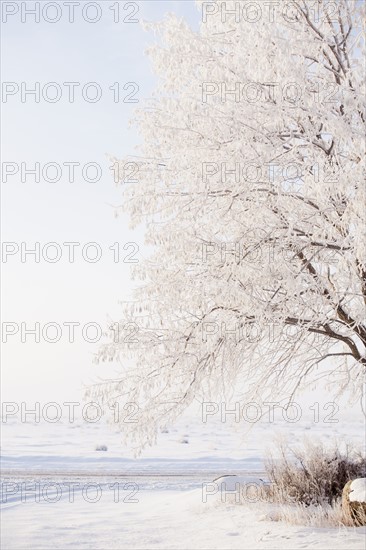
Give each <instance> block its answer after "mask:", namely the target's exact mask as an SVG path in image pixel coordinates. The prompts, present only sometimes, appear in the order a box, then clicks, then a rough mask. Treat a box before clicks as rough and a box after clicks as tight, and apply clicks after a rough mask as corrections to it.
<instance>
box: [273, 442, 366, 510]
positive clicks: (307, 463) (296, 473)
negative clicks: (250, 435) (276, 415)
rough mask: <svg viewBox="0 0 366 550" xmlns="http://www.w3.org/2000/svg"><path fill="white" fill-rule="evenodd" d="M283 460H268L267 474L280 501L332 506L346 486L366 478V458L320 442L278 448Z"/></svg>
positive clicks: (283, 445) (286, 445)
mask: <svg viewBox="0 0 366 550" xmlns="http://www.w3.org/2000/svg"><path fill="white" fill-rule="evenodd" d="M278 448H279V451H280V459H274V458H273V456H270V458H269V459H268V460H267V461H266V471H267V474H268V477H269V481H270V482H271V485H272V489H273V494H274V498H275V500H276V501H277V502H282V503H289V502H299V503H302V504H303V505H305V506H310V505H322V504H325V503H328V504H333V503H335V502H336V500H337V499H339V498H340V497H341V496H342V491H343V488H344V486H345V485H346V483H347V482H348V481H350V480H352V479H355V478H359V477H366V458H365V457H364V456H362V455H361V453H359V452H357V451H354V450H351V449H350V447H348V446H346V448H345V450H344V451H343V452H342V451H341V450H340V448H339V446H338V445H334V446H333V447H332V448H330V449H327V448H325V446H324V445H323V444H322V443H321V442H309V441H308V442H306V444H305V446H304V448H303V449H292V448H290V447H289V445H288V444H283V443H280V444H279V445H278Z"/></svg>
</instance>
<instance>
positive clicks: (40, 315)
mask: <svg viewBox="0 0 366 550" xmlns="http://www.w3.org/2000/svg"><path fill="white" fill-rule="evenodd" d="M18 4H24V2H22V3H20V2H19V3H18ZM41 4H44V2H42V3H41ZM59 4H60V5H62V4H63V3H62V2H59ZM83 4H85V2H81V5H83ZM100 4H101V5H102V7H103V16H102V18H101V20H100V21H99V22H97V23H95V24H91V23H87V22H85V21H84V20H83V19H82V18H81V17H80V12H79V11H75V22H74V23H69V22H68V21H67V12H66V11H65V12H63V16H62V18H61V19H60V21H59V22H57V23H54V24H50V23H47V22H46V21H44V20H43V19H41V22H40V23H35V22H34V20H33V18H32V17H29V16H27V20H26V22H25V23H22V22H21V15H20V13H19V14H15V15H13V16H9V17H8V21H7V22H6V23H3V24H2V51H3V54H2V57H3V59H2V81H3V82H14V83H17V85H18V86H19V87H21V82H24V83H26V84H25V86H26V87H27V88H29V89H30V88H33V87H34V86H35V83H36V82H39V83H40V87H41V90H42V89H43V87H44V85H45V84H46V83H47V82H56V83H58V84H59V85H61V89H62V96H61V99H60V101H58V102H56V103H48V102H46V101H44V100H42V98H41V101H40V102H39V103H36V102H35V101H34V98H33V96H26V101H25V102H22V101H21V95H20V93H17V94H15V95H14V96H9V97H8V98H7V101H6V102H3V103H2V104H1V108H2V118H3V140H2V162H3V163H4V162H14V163H17V165H19V172H18V173H17V174H16V175H13V176H9V177H8V180H7V182H3V185H2V204H3V207H2V208H3V210H2V241H3V242H15V243H17V245H18V246H19V247H20V248H21V244H20V243H22V242H24V243H26V245H25V246H27V247H28V248H33V247H34V245H35V243H36V242H39V243H40V246H41V248H42V247H43V245H44V244H46V243H49V242H57V243H59V244H60V245H61V250H62V257H61V260H60V261H59V262H57V263H48V262H46V261H44V260H42V259H41V261H40V263H36V262H35V261H34V257H33V256H27V257H26V262H25V263H22V262H21V256H20V253H17V254H15V255H14V256H9V257H8V259H7V262H6V263H2V270H3V287H2V323H3V329H4V322H12V323H16V326H18V327H19V332H18V333H17V334H15V335H13V336H9V337H8V341H7V343H6V344H4V345H3V354H2V382H3V384H2V398H3V399H4V400H8V401H9V400H10V401H19V400H22V399H23V400H26V401H27V402H32V400H33V401H34V400H40V401H43V402H44V401H45V400H46V401H52V400H61V401H63V400H65V401H67V400H80V399H81V397H82V393H83V392H82V389H81V388H82V384H83V383H88V382H89V381H90V380H92V379H93V377H95V376H96V375H97V374H98V375H106V376H107V375H108V373H110V372H111V370H110V368H109V370H108V367H107V366H106V365H104V366H103V365H102V366H101V367H98V368H96V367H95V366H93V365H92V354H93V353H94V352H95V351H96V349H97V348H98V344H93V343H87V342H85V341H84V340H83V338H82V336H81V327H82V326H84V325H85V324H86V323H90V322H95V323H98V324H99V325H100V326H102V327H103V328H104V327H105V325H106V322H107V316H108V315H110V316H111V317H112V318H114V319H118V318H119V315H120V308H119V307H118V300H123V299H126V298H128V296H129V295H130V291H131V288H132V283H131V280H130V275H129V271H130V266H129V265H128V264H125V263H122V262H120V263H114V261H113V252H112V251H111V250H109V246H111V245H113V243H115V242H117V241H118V242H119V243H120V246H121V253H123V255H126V254H127V253H128V252H131V251H132V248H131V249H128V250H127V251H123V245H124V244H125V243H128V242H134V243H136V244H137V246H138V247H139V248H140V251H139V252H138V253H137V254H136V256H135V257H136V258H141V257H142V255H143V254H144V249H143V232H142V230H141V229H139V230H136V231H130V230H129V229H128V219H127V217H123V216H122V217H119V218H118V219H115V217H114V210H113V207H112V205H117V204H119V203H120V197H121V190H120V189H119V188H117V187H116V186H115V184H114V182H113V178H112V174H111V172H110V171H109V169H108V165H109V163H108V161H107V159H106V156H105V155H106V153H110V154H113V155H116V156H117V157H122V156H125V155H126V154H130V153H133V152H134V146H135V145H136V144H137V143H138V141H139V138H138V136H137V135H136V133H135V132H134V131H133V130H129V129H128V120H129V119H130V118H131V117H132V114H133V109H134V108H135V107H136V106H139V104H137V105H134V104H126V103H114V101H113V95H112V91H111V90H109V89H108V88H109V86H112V85H113V84H114V83H115V82H119V83H120V85H121V91H122V93H123V94H126V93H128V92H130V91H132V88H131V89H128V90H127V91H124V90H123V85H124V84H125V83H126V82H135V83H137V84H138V86H139V91H138V93H137V95H136V97H137V98H138V99H139V100H140V104H141V100H142V99H143V98H145V97H149V96H150V94H151V91H152V89H153V88H154V85H155V77H154V75H153V74H152V72H151V68H150V64H149V60H148V59H147V58H146V57H145V55H144V50H145V48H146V46H147V45H148V44H151V43H152V42H153V40H154V38H153V36H152V35H150V34H147V33H146V32H144V31H143V30H142V28H141V26H140V25H139V24H136V23H130V24H126V23H119V24H116V23H114V22H113V13H112V11H111V10H109V11H108V9H107V7H108V8H109V7H110V6H112V5H113V4H115V2H109V1H104V2H101V3H100ZM120 4H121V5H122V6H123V5H124V4H126V2H120ZM136 4H138V7H139V13H138V14H137V16H136V17H139V18H140V19H142V20H149V21H151V20H158V19H160V18H161V17H162V16H163V15H164V13H166V12H174V13H176V14H179V15H182V16H184V17H185V18H186V19H187V20H189V21H190V23H191V24H192V25H194V26H197V25H198V22H199V17H200V14H199V12H198V10H197V8H196V6H195V4H194V2H193V1H189V0H188V1H187V0H184V1H180V2H176V1H170V0H165V1H160V2H158V1H155V0H154V1H153V2H152V1H146V2H144V1H142V2H141V1H139V2H136ZM27 5H28V6H29V7H32V6H33V5H34V2H27ZM130 11H131V10H130ZM90 13H91V12H90ZM122 13H123V16H125V14H126V13H127V14H128V13H129V12H128V11H125V12H122ZM50 14H51V12H50ZM50 16H52V14H51V15H50ZM64 82H80V83H81V87H82V86H83V85H84V84H85V83H87V82H97V83H98V84H99V85H100V87H101V89H102V92H103V96H102V99H101V100H100V101H99V102H97V103H88V102H87V101H85V100H83V98H82V96H81V93H80V87H79V89H78V88H76V89H75V102H74V103H73V104H72V103H70V102H69V101H68V91H67V88H66V87H65V86H64V85H63V83H64ZM49 93H50V95H51V93H52V90H50V91H49ZM3 101H4V99H3ZM22 162H23V163H25V167H26V168H32V167H34V164H35V163H36V162H39V163H40V166H41V168H42V167H43V165H45V164H47V163H49V162H56V163H58V164H59V165H60V166H61V168H62V177H61V179H60V181H59V182H54V183H52V182H45V181H42V179H41V181H40V182H39V183H36V182H35V181H34V178H33V176H30V175H28V176H27V177H26V181H25V182H22V181H21V167H20V163H22ZM65 162H79V163H80V164H81V166H83V165H84V164H85V163H88V162H94V163H98V165H99V166H100V167H101V169H102V177H101V178H100V180H99V181H98V182H95V183H89V182H87V181H85V180H83V178H82V176H81V168H76V169H75V174H76V177H75V182H74V183H70V182H69V181H68V168H67V167H66V166H64V165H63V163H65ZM50 174H51V172H50ZM90 174H91V172H90ZM51 177H52V174H51ZM64 242H80V243H81V244H82V245H84V244H85V243H89V242H97V243H98V244H99V245H100V247H101V250H102V254H103V255H102V258H101V260H100V261H99V262H97V263H88V262H86V261H85V260H83V259H82V256H81V253H80V247H79V249H75V262H74V263H73V264H72V263H70V262H69V261H68V249H67V248H66V247H65V246H64V245H63V243H64ZM23 247H24V245H23ZM51 253H52V251H51V250H50V254H51ZM91 254H92V250H91ZM121 255H122V254H121ZM3 262H4V257H3ZM65 321H66V322H78V323H80V325H81V326H80V327H76V328H75V342H74V343H69V342H68V328H67V327H65V326H64V325H63V323H64V322H65ZM22 322H23V323H26V325H24V328H32V327H34V323H36V322H39V323H40V326H41V328H42V327H43V326H44V325H45V324H46V323H50V322H53V323H57V324H58V325H60V326H61V328H62V336H61V339H60V341H59V342H57V343H48V342H46V341H44V339H43V338H42V336H41V342H40V343H35V342H34V337H33V336H30V335H28V336H27V337H26V342H25V343H22V342H21V334H22V332H23V334H24V329H23V331H22V329H21V323H22ZM49 336H50V337H51V338H52V331H50V334H49ZM90 337H91V338H92V337H93V334H92V330H90Z"/></svg>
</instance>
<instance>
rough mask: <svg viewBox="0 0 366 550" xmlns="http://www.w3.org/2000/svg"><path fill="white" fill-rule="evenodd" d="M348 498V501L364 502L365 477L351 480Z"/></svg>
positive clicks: (365, 490)
mask: <svg viewBox="0 0 366 550" xmlns="http://www.w3.org/2000/svg"><path fill="white" fill-rule="evenodd" d="M349 500H350V502H366V477H362V478H359V479H355V480H354V481H352V483H351V486H350V492H349Z"/></svg>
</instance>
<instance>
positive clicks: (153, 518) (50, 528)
mask: <svg viewBox="0 0 366 550" xmlns="http://www.w3.org/2000/svg"><path fill="white" fill-rule="evenodd" d="M326 412H327V413H329V412H330V411H326ZM324 414H325V413H324V412H323V413H321V417H320V418H319V421H318V422H315V421H314V411H313V409H310V407H309V406H306V407H305V406H304V407H303V414H302V415H301V419H300V420H299V421H298V422H296V423H291V422H288V421H287V422H285V421H283V419H282V418H281V417H278V418H276V419H275V421H274V422H268V420H267V421H263V422H261V423H259V424H256V425H255V426H254V427H253V429H252V430H251V431H249V432H248V428H249V424H248V423H244V422H240V423H237V422H235V421H233V419H231V421H229V419H228V421H227V422H222V421H221V420H220V416H219V415H218V416H217V417H216V416H215V417H212V418H208V419H207V422H206V423H203V422H202V419H199V418H198V417H197V416H194V415H193V416H192V415H191V416H189V417H187V418H185V419H183V420H182V421H181V422H180V423H179V424H177V426H176V427H174V428H170V429H169V431H167V432H166V433H162V434H161V436H160V437H159V441H158V444H157V446H155V447H152V448H149V449H148V450H147V451H146V452H145V453H144V454H143V456H142V457H141V458H139V459H134V457H133V453H132V452H131V451H129V450H127V449H126V448H125V447H123V446H122V445H121V443H120V437H119V435H118V434H117V433H116V432H114V431H113V430H111V429H108V428H106V426H105V425H104V423H102V422H98V423H95V424H91V423H85V422H80V421H77V422H75V423H73V424H70V423H69V422H66V421H64V422H57V423H55V424H52V423H47V422H42V420H41V422H40V423H38V424H37V423H32V422H27V423H21V422H20V421H19V419H18V418H12V419H9V421H8V422H7V423H4V424H3V425H2V499H1V500H2V501H1V507H2V529H1V543H2V545H1V547H2V548H4V549H9V550H10V549H14V550H15V549H17V550H18V549H19V550H20V549H24V548H27V549H51V548H57V549H67V548H74V549H84V548H89V549H94V548H95V549H105V548H116V549H117V548H118V549H123V548H135V549H145V548H146V549H150V548H160V549H170V548H172V549H173V548H189V549H190V548H192V549H193V548H195V549H196V548H197V549H211V548H212V549H213V548H217V549H218V548H220V549H231V548H232V549H236V548H241V549H246V548H248V549H262V548H263V549H266V548H271V549H275V548H281V549H287V548H288V549H290V548H291V549H295V548H319V549H322V550H323V549H328V548H329V549H330V548H334V549H340V548H345V547H347V548H348V549H358V548H360V549H361V548H362V549H364V536H365V529H364V528H358V529H346V528H341V529H330V528H327V529H325V528H323V529H318V528H309V527H303V526H294V525H288V524H286V523H283V522H277V521H271V520H270V519H269V518H270V512H271V506H273V505H269V504H268V503H264V502H261V501H260V499H259V501H258V502H252V503H244V502H243V500H242V499H241V498H239V500H240V503H239V504H235V503H233V502H232V499H230V497H229V498H226V493H221V492H220V485H219V483H218V482H216V481H215V482H213V480H215V479H216V478H217V477H219V476H222V475H226V474H236V475H241V476H244V480H245V479H248V483H249V482H251V481H252V480H253V478H254V479H257V480H258V483H260V481H259V480H260V479H264V465H263V457H264V456H265V449H266V448H270V447H271V445H272V441H273V437H274V436H275V435H276V434H281V435H282V436H285V437H287V438H288V439H289V440H290V441H291V442H292V443H294V444H295V443H299V444H300V443H301V441H302V440H303V438H304V436H308V437H310V438H314V437H318V438H320V439H322V440H325V441H329V442H331V441H332V440H334V439H338V440H339V441H350V442H351V443H352V444H355V445H358V446H362V444H363V443H364V435H363V434H364V418H363V417H362V415H361V414H355V413H354V412H353V411H350V410H347V408H342V414H341V412H338V413H337V415H336V416H335V418H336V419H338V422H336V423H334V422H332V423H328V422H324ZM322 415H323V416H322ZM98 445H105V446H106V447H107V449H108V450H107V451H96V450H95V447H96V446H98ZM225 498H226V502H225ZM230 500H231V502H230Z"/></svg>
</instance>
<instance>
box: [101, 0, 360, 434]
mask: <svg viewBox="0 0 366 550" xmlns="http://www.w3.org/2000/svg"><path fill="white" fill-rule="evenodd" d="M249 4H250V6H249ZM254 4H256V5H257V8H255V6H254ZM286 6H287V7H286V11H283V10H282V9H281V7H283V2H280V3H275V4H274V5H268V3H265V2H257V3H254V2H249V3H248V2H246V1H242V2H234V1H232V2H229V1H227V2H221V1H218V2H216V3H214V2H199V8H200V9H201V10H202V15H203V18H202V23H201V25H200V30H199V31H198V32H196V31H193V30H192V29H191V28H190V27H189V25H188V24H187V23H186V22H184V21H182V20H178V19H177V18H176V17H174V16H168V17H167V18H166V19H165V20H164V21H163V22H162V23H160V24H158V25H155V26H153V29H154V31H155V33H156V36H157V44H156V46H154V47H152V48H151V49H150V50H149V52H148V53H149V55H150V56H151V58H152V61H153V65H154V69H155V72H156V74H157V76H158V78H159V87H158V89H157V90H156V92H155V94H154V97H153V98H152V99H151V100H148V101H146V102H145V104H144V105H143V107H142V108H140V109H139V110H138V111H137V112H136V118H135V120H134V122H135V124H136V125H137V126H138V129H139V131H140V134H141V136H142V138H141V141H142V145H141V147H140V149H139V152H138V155H137V156H136V157H129V158H125V159H123V160H119V161H118V166H119V168H120V170H121V174H124V173H125V172H126V170H125V167H126V165H128V170H130V171H131V166H132V167H133V166H135V167H136V170H135V172H136V174H135V176H134V178H132V180H134V181H130V182H128V181H127V183H126V182H124V183H123V186H124V208H125V209H126V210H127V211H128V212H129V214H130V217H131V224H132V226H133V227H135V226H136V225H138V224H140V223H145V224H146V237H147V243H148V244H152V245H153V246H154V249H153V250H154V252H153V253H152V255H151V257H150V258H149V259H148V260H146V261H144V262H143V263H142V264H139V265H137V266H136V267H135V268H134V277H135V278H136V279H138V280H139V281H140V284H139V286H138V288H137V290H136V295H135V300H134V301H133V302H132V303H128V304H125V306H124V315H123V320H122V321H120V325H119V326H120V331H118V330H117V326H116V325H114V326H113V330H111V332H110V335H109V339H108V341H107V342H106V343H105V345H104V346H103V347H102V348H101V350H100V353H99V355H98V359H99V360H101V361H105V360H120V362H121V373H120V377H118V379H116V380H113V381H112V380H111V381H108V382H106V383H105V384H101V385H97V386H95V387H94V388H92V394H93V395H94V397H95V398H98V399H99V400H101V399H102V400H105V401H115V400H116V399H117V398H120V399H122V400H124V401H126V402H135V403H137V404H138V406H139V407H140V409H141V411H142V416H141V420H140V421H139V423H138V424H133V423H132V424H129V423H124V428H125V429H126V430H127V435H131V436H132V437H135V438H137V440H138V442H139V443H151V442H152V441H153V440H154V435H155V433H156V430H157V429H158V428H159V427H160V426H162V425H165V424H166V423H168V422H171V421H173V420H174V419H175V418H176V417H177V416H178V415H179V414H180V413H181V412H182V411H183V410H184V409H185V408H186V407H187V406H188V405H189V404H190V403H191V402H192V401H193V400H194V399H195V398H199V399H203V398H205V397H206V398H207V397H209V398H210V399H213V397H214V396H218V397H219V396H222V395H224V394H225V392H227V391H228V390H229V389H230V388H232V386H233V385H234V384H235V383H239V384H241V385H242V387H244V388H245V393H243V396H242V398H243V400H244V399H245V400H247V399H248V398H250V399H252V400H253V399H256V400H259V399H268V398H269V397H270V398H271V399H272V401H273V399H280V398H283V397H286V398H289V399H291V397H292V396H293V395H294V392H296V391H297V390H298V389H299V388H301V387H302V386H303V385H304V384H306V383H314V382H315V381H317V380H318V379H319V378H326V380H327V381H329V382H331V381H332V382H334V384H335V388H336V391H337V392H338V391H339V390H343V389H345V388H348V389H350V388H351V390H352V394H353V395H354V396H355V397H358V398H359V397H360V393H361V392H362V385H363V383H364V374H365V367H366V356H365V348H366V324H365V302H366V254H365V233H364V231H365V226H366V224H365V222H366V215H365V186H364V167H365V138H364V133H365V128H364V122H365V79H364V62H363V58H364V53H365V51H364V34H363V28H362V21H363V17H364V10H365V4H364V3H363V2H357V1H353V0H352V1H349V0H337V1H336V2H323V0H297V1H294V2H290V3H288V2H286ZM230 10H231V12H234V13H229V12H230ZM235 10H236V11H235ZM116 162H117V161H116ZM131 163H132V164H131ZM121 179H126V178H124V176H122V175H121ZM130 180H131V178H130ZM130 355H131V356H132V358H133V362H132V366H131V363H127V364H128V366H126V358H127V357H129V356H130ZM128 429H129V431H128Z"/></svg>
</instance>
